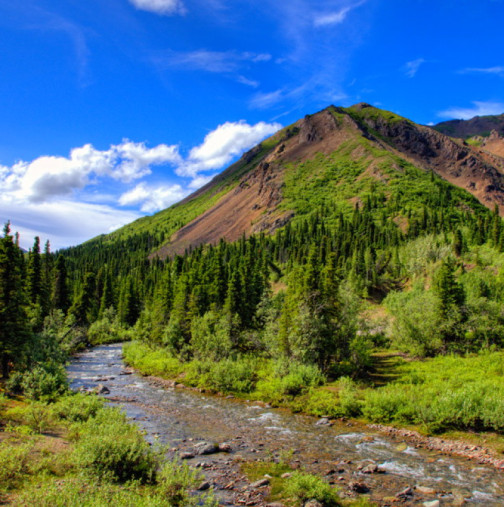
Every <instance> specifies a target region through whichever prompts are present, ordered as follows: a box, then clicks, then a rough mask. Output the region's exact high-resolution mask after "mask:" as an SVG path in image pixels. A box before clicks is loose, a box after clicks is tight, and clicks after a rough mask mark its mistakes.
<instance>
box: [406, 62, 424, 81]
mask: <svg viewBox="0 0 504 507" xmlns="http://www.w3.org/2000/svg"><path fill="white" fill-rule="evenodd" d="M423 63H425V59H424V58H417V59H416V60H412V61H411V62H407V63H406V65H405V74H406V76H408V77H409V78H413V77H415V76H416V73H417V72H418V70H419V69H420V67H421V65H422V64H423Z"/></svg>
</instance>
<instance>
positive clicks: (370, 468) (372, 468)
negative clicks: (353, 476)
mask: <svg viewBox="0 0 504 507" xmlns="http://www.w3.org/2000/svg"><path fill="white" fill-rule="evenodd" d="M361 472H362V473H363V474H376V473H379V472H380V469H379V468H378V465H376V464H374V463H371V464H370V465H367V466H365V467H364V468H363V469H362V470H361Z"/></svg>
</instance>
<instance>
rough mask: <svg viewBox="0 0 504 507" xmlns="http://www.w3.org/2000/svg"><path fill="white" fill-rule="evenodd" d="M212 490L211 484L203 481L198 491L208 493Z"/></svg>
mask: <svg viewBox="0 0 504 507" xmlns="http://www.w3.org/2000/svg"><path fill="white" fill-rule="evenodd" d="M207 489H210V483H209V482H208V481H203V482H202V483H201V484H200V485H199V486H198V487H197V488H196V491H206V490H207Z"/></svg>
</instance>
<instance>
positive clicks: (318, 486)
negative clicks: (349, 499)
mask: <svg viewBox="0 0 504 507" xmlns="http://www.w3.org/2000/svg"><path fill="white" fill-rule="evenodd" d="M285 493H286V495H287V496H288V497H294V498H296V499H297V500H298V501H299V502H300V504H301V505H303V504H304V503H305V502H307V501H308V500H317V502H320V503H321V504H322V505H323V506H324V507H336V506H338V505H341V503H340V501H339V496H338V493H337V490H336V489H333V488H332V487H331V486H330V485H329V484H328V483H327V482H325V481H324V480H323V479H321V478H320V477H317V476H316V475H310V474H304V473H301V472H294V473H293V474H292V476H291V477H290V478H289V480H288V481H287V484H286V486H285Z"/></svg>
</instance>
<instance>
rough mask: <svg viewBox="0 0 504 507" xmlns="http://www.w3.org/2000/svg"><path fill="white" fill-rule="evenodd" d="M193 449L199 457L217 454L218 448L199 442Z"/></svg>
mask: <svg viewBox="0 0 504 507" xmlns="http://www.w3.org/2000/svg"><path fill="white" fill-rule="evenodd" d="M194 449H195V450H196V454H199V455H200V456H203V455H205V454H215V453H216V452H219V446H218V445H217V444H214V443H210V442H200V443H199V444H196V445H195V446H194Z"/></svg>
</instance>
